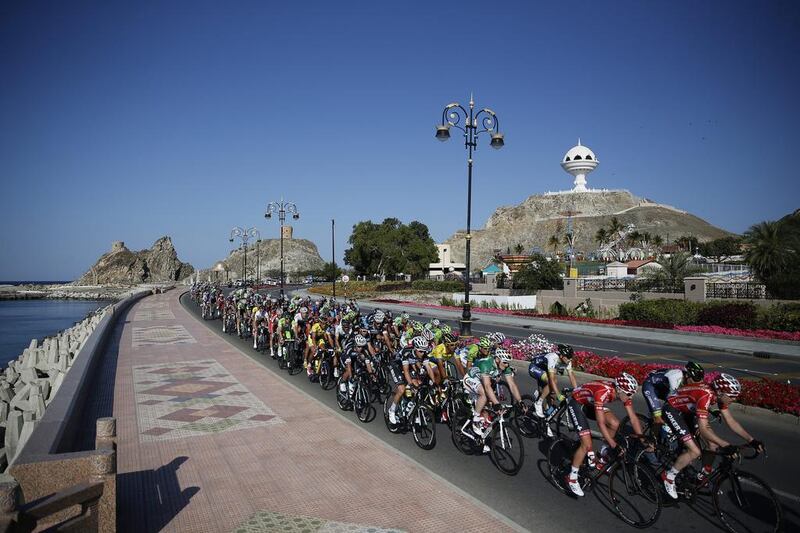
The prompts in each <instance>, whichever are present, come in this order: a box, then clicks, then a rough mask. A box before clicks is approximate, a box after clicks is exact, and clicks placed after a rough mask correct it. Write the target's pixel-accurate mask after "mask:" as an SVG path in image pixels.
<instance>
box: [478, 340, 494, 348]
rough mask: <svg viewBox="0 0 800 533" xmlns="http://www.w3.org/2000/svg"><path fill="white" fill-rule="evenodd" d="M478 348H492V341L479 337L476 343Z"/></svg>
mask: <svg viewBox="0 0 800 533" xmlns="http://www.w3.org/2000/svg"><path fill="white" fill-rule="evenodd" d="M478 347H480V348H487V349H488V348H491V347H492V340H491V339H490V338H489V337H481V340H480V341H478Z"/></svg>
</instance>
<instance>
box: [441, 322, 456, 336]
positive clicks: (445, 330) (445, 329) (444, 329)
mask: <svg viewBox="0 0 800 533" xmlns="http://www.w3.org/2000/svg"><path fill="white" fill-rule="evenodd" d="M441 329H442V333H444V334H445V335H447V334H448V333H452V332H453V328H451V327H450V326H448V325H447V324H444V325H442V328H441Z"/></svg>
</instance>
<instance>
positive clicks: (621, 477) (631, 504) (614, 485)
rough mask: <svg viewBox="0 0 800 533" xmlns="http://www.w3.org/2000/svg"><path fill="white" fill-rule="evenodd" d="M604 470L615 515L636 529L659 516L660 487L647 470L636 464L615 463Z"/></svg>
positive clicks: (646, 525) (650, 522) (645, 525)
mask: <svg viewBox="0 0 800 533" xmlns="http://www.w3.org/2000/svg"><path fill="white" fill-rule="evenodd" d="M606 473H607V474H608V477H609V480H608V495H609V497H610V498H611V502H612V504H613V505H614V509H616V511H617V515H618V516H619V517H620V518H621V519H622V520H623V521H624V522H626V523H627V524H630V525H632V526H633V527H636V528H640V529H643V528H646V527H650V526H651V525H653V524H655V522H656V520H658V517H659V516H660V515H661V487H660V485H659V483H658V481H656V478H655V476H654V475H653V474H652V473H651V471H650V470H649V469H647V468H645V467H644V466H642V465H640V464H637V463H623V462H618V463H617V464H616V465H614V466H611V467H610V468H609V469H608V471H607V472H606Z"/></svg>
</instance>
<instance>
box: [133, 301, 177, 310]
mask: <svg viewBox="0 0 800 533" xmlns="http://www.w3.org/2000/svg"><path fill="white" fill-rule="evenodd" d="M137 307H138V308H139V309H169V302H167V301H166V300H153V301H150V300H145V301H144V302H141V303H140V304H139V305H138V306H137Z"/></svg>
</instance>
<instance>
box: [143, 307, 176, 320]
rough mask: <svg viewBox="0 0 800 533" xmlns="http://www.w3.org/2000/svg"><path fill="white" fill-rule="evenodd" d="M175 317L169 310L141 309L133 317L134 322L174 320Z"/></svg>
mask: <svg viewBox="0 0 800 533" xmlns="http://www.w3.org/2000/svg"><path fill="white" fill-rule="evenodd" d="M174 319H175V315H174V314H172V311H170V310H169V309H142V310H141V311H138V312H137V313H136V314H135V315H134V316H133V321H134V322H140V321H144V320H174Z"/></svg>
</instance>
